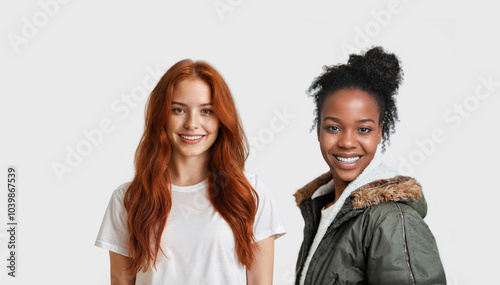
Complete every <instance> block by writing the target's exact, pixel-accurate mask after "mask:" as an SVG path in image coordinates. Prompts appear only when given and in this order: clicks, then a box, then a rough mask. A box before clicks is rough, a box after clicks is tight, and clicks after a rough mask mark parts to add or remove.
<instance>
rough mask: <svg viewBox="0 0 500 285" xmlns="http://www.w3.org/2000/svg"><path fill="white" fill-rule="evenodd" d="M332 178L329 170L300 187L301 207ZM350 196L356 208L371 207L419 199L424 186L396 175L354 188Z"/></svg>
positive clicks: (296, 199) (299, 200) (299, 198)
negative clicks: (390, 202) (302, 203)
mask: <svg viewBox="0 0 500 285" xmlns="http://www.w3.org/2000/svg"><path fill="white" fill-rule="evenodd" d="M332 179H333V177H332V174H331V172H327V173H325V174H323V175H321V176H319V177H318V178H316V179H314V180H313V181H311V182H309V183H308V184H307V185H305V186H304V187H302V188H301V189H299V190H298V191H297V192H296V193H295V194H294V196H295V201H296V203H297V206H299V207H300V203H301V202H302V201H304V200H306V199H308V198H311V197H312V196H313V194H314V192H315V191H316V190H317V189H318V188H319V187H321V186H323V185H325V184H327V183H328V182H330V180H332ZM350 196H352V197H353V198H354V200H353V208H355V209H359V208H364V207H370V206H373V205H378V204H380V203H382V202H387V201H401V200H412V201H417V200H419V199H420V198H421V197H422V186H420V184H419V183H418V182H417V181H416V180H415V179H413V178H411V177H407V176H395V177H392V178H388V179H380V180H375V181H373V182H370V183H368V184H365V185H363V186H361V187H359V188H358V189H356V190H354V191H353V192H352V193H351V195H350Z"/></svg>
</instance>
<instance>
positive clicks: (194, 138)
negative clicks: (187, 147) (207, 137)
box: [181, 135, 203, 141]
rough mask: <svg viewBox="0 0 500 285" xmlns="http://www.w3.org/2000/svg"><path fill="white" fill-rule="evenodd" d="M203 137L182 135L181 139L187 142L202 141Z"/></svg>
mask: <svg viewBox="0 0 500 285" xmlns="http://www.w3.org/2000/svg"><path fill="white" fill-rule="evenodd" d="M202 137H203V136H182V135H181V138H183V139H185V140H190V141H192V140H197V139H201V138H202Z"/></svg>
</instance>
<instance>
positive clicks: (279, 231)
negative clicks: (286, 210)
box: [247, 174, 286, 241]
mask: <svg viewBox="0 0 500 285" xmlns="http://www.w3.org/2000/svg"><path fill="white" fill-rule="evenodd" d="M247 177H248V180H249V182H250V184H251V185H252V186H253V187H254V189H255V191H256V192H257V194H258V195H259V207H258V208H257V214H256V215H255V221H254V228H253V234H254V236H255V241H261V240H264V239H266V238H268V237H270V236H275V238H279V237H281V236H282V235H284V234H285V233H286V229H285V225H284V224H283V219H282V218H281V215H280V213H279V210H278V207H277V205H276V202H275V201H274V198H273V196H272V194H271V192H270V191H269V189H268V188H267V186H266V185H265V183H264V182H263V181H262V179H261V178H260V177H258V176H257V175H252V174H247Z"/></svg>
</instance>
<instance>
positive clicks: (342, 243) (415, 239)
mask: <svg viewBox="0 0 500 285" xmlns="http://www.w3.org/2000/svg"><path fill="white" fill-rule="evenodd" d="M330 180H332V175H331V173H325V174H323V175H322V176H320V177H318V178H317V179H315V180H314V181H312V182H310V183H309V184H307V185H306V186H305V187H303V188H302V189H300V190H298V191H297V193H295V195H294V196H295V197H296V201H297V205H298V206H299V208H300V209H301V212H302V215H303V217H304V220H305V228H304V240H303V242H302V246H301V249H300V252H299V257H298V260H297V266H296V284H299V279H300V276H301V274H306V275H305V281H304V284H314V285H320V284H329V285H331V284H383V285H391V284H394V285H402V284H417V285H420V284H433V285H435V284H446V278H445V273H444V270H443V266H442V264H441V260H440V257H439V253H438V249H437V246H436V242H435V239H434V237H433V235H432V233H431V231H430V230H429V228H428V226H427V225H426V223H425V222H424V221H423V218H424V217H425V215H426V213H427V203H426V202H425V199H424V197H423V195H422V188H421V186H420V185H419V184H418V183H417V182H416V181H415V180H414V179H413V178H410V177H405V176H395V177H392V178H387V179H380V180H375V181H371V182H370V183H368V184H365V185H363V186H361V187H359V188H357V189H356V190H354V191H353V192H351V194H350V195H349V196H348V197H347V198H346V199H345V202H344V203H343V206H342V207H341V208H340V210H339V212H338V213H337V214H336V216H335V218H334V219H333V221H332V222H331V224H330V225H329V226H328V228H327V230H326V232H325V235H324V236H323V238H322V239H321V241H320V242H319V244H318V247H317V249H316V251H315V252H314V254H313V255H312V258H311V260H310V263H309V267H308V269H307V273H306V272H302V270H303V267H304V263H305V260H306V258H307V255H308V253H309V250H310V248H311V244H312V243H313V240H314V237H315V235H316V231H317V230H318V225H319V220H320V219H321V209H322V208H323V207H324V205H326V204H328V203H329V202H331V201H333V198H334V193H332V192H330V193H327V194H324V195H321V196H319V197H314V198H313V199H311V196H312V195H313V193H314V192H315V191H316V190H317V189H318V188H319V187H320V186H322V185H325V184H326V183H328V182H329V181H330Z"/></svg>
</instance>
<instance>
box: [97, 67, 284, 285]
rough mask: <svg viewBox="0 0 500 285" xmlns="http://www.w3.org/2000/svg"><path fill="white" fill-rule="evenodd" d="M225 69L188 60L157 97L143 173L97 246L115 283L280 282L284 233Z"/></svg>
mask: <svg viewBox="0 0 500 285" xmlns="http://www.w3.org/2000/svg"><path fill="white" fill-rule="evenodd" d="M247 149H248V148H247V141H246V138H245V135H244V133H243V130H242V127H241V124H240V122H239V119H238V114H237V111H236V107H235V104H234V101H233V98H232V96H231V92H230V91H229V88H228V86H227V85H226V83H225V82H224V80H223V78H222V77H221V75H220V74H219V73H218V72H217V71H216V70H215V69H214V68H213V67H212V66H210V65H209V64H207V63H205V62H201V61H197V62H193V61H191V60H182V61H180V62H178V63H176V64H175V65H173V66H172V67H171V68H170V69H169V70H168V71H167V72H166V73H165V75H164V76H163V77H162V78H161V80H160V81H159V83H158V85H157V86H156V87H155V88H154V90H153V92H152V93H151V95H150V98H149V101H148V105H147V112H146V124H145V130H144V134H143V136H142V139H141V142H140V144H139V147H138V148H137V152H136V155H135V169H136V171H135V176H134V179H133V181H132V182H131V183H126V184H123V185H121V186H120V187H119V188H118V189H117V190H115V192H114V193H113V195H112V197H111V200H110V202H109V205H108V208H107V210H106V214H105V216H104V219H103V222H102V225H101V229H100V231H99V235H98V237H97V240H96V246H98V247H102V248H104V249H107V250H109V252H110V263H111V283H112V284H197V285H198V284H231V285H232V284H271V283H272V274H273V259H274V239H275V238H277V237H279V236H281V235H283V234H284V233H285V228H284V226H283V222H282V220H281V217H280V215H279V213H278V210H277V208H276V204H275V202H274V200H273V198H272V196H271V194H270V192H269V191H268V190H267V189H266V186H265V185H264V184H263V182H262V180H260V179H259V177H257V176H255V175H252V174H249V173H246V172H244V171H243V169H244V163H245V159H246V157H247Z"/></svg>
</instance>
